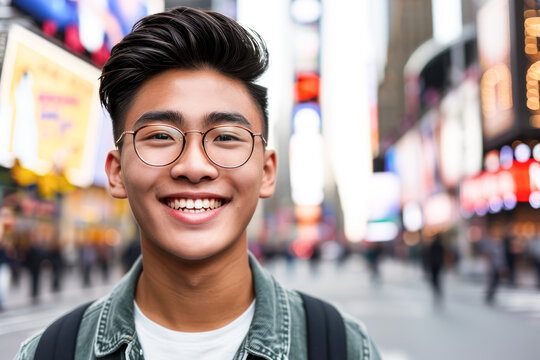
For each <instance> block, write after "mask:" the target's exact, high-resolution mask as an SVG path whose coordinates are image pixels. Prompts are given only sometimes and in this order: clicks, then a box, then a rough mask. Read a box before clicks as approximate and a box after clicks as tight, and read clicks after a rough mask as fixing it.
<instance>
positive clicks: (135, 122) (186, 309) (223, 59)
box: [18, 7, 379, 360]
mask: <svg viewBox="0 0 540 360" xmlns="http://www.w3.org/2000/svg"><path fill="white" fill-rule="evenodd" d="M267 64H268V54H267V51H266V48H265V46H264V43H263V42H262V40H261V39H260V38H259V37H258V36H257V35H254V34H253V33H251V32H249V31H246V30H245V29H244V28H243V27H241V26H240V25H238V24H237V23H236V22H234V21H233V20H231V19H229V18H227V17H225V16H223V15H221V14H218V13H215V12H210V11H201V10H194V9H189V8H184V7H181V8H176V9H172V10H169V11H167V12H164V13H160V14H156V15H151V16H148V17H146V18H144V19H143V20H141V21H140V22H139V23H138V24H137V25H136V26H135V27H134V29H133V31H132V32H131V33H130V34H129V35H127V36H126V37H125V38H124V39H123V40H122V41H121V42H120V43H119V44H118V45H116V46H115V47H114V48H113V50H112V53H111V57H110V59H109V60H108V62H107V63H106V64H105V66H104V68H103V73H102V76H101V88H100V96H101V100H102V102H103V104H104V105H105V106H106V108H107V110H108V111H109V113H110V115H111V118H112V120H113V129H114V136H115V139H116V144H117V150H113V151H111V152H110V153H109V155H108V157H107V162H106V171H107V174H108V177H109V187H110V192H111V194H112V196H114V197H116V198H127V199H128V200H129V203H130V206H131V209H132V212H133V214H134V217H135V219H136V221H137V223H138V226H139V230H140V241H141V248H142V259H141V260H139V261H138V262H137V263H136V264H135V265H134V266H133V268H132V269H131V270H130V272H129V273H128V274H127V276H126V277H125V278H124V279H123V280H122V281H121V282H120V283H119V284H118V285H117V286H116V288H115V289H114V290H113V291H112V292H111V294H110V295H108V296H106V297H105V298H103V299H100V300H98V301H96V302H95V303H93V304H92V305H91V306H90V307H89V308H88V309H87V310H86V311H85V314H84V316H83V318H82V322H81V324H80V327H79V333H78V339H77V346H76V359H96V358H102V357H105V358H109V357H115V356H118V354H125V358H126V359H142V358H146V359H159V360H163V359H213V360H214V359H231V360H232V359H267V360H272V359H276V360H277V359H307V345H306V319H305V314H304V310H303V307H302V300H301V298H300V296H299V295H298V293H296V292H294V291H290V290H286V289H284V288H283V287H282V286H281V285H280V284H278V283H277V282H276V281H275V280H274V279H273V278H272V277H271V276H270V275H269V274H268V273H266V272H265V271H264V270H263V269H262V268H261V267H260V265H259V264H258V263H257V262H256V260H255V259H254V257H253V256H251V255H249V254H248V251H247V239H246V227H247V225H248V223H249V221H250V219H251V217H252V216H253V213H254V211H255V207H256V206H257V202H258V199H259V198H267V197H269V196H271V195H272V194H273V192H274V185H275V177H276V155H275V152H274V151H272V150H267V149H266V139H267V137H268V121H267V110H266V107H267V98H266V89H264V88H262V87H261V86H259V85H256V84H255V83H254V81H255V80H256V79H257V78H258V77H259V76H260V75H261V74H262V73H263V72H264V71H265V70H266V67H267ZM345 325H346V338H347V350H348V358H349V359H378V358H379V355H378V352H377V350H376V348H375V347H374V345H373V344H372V342H371V340H370V339H369V338H368V337H367V335H366V333H365V332H364V330H363V327H362V326H361V325H360V324H358V323H356V322H354V321H353V320H350V319H348V318H346V319H345ZM38 341H39V335H38V336H36V337H34V338H32V339H30V340H29V341H27V342H26V343H25V344H23V346H22V348H21V350H20V352H19V355H18V357H19V358H20V359H32V358H33V354H34V352H35V349H36V346H37V343H38Z"/></svg>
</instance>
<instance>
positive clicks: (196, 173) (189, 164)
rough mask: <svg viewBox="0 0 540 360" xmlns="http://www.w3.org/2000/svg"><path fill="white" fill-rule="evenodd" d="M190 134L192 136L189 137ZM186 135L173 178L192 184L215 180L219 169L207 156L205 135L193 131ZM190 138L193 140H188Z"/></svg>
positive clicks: (172, 173) (185, 133)
mask: <svg viewBox="0 0 540 360" xmlns="http://www.w3.org/2000/svg"><path fill="white" fill-rule="evenodd" d="M190 134H191V136H188V135H190ZM197 134H198V135H200V136H197ZM184 135H185V137H186V138H185V145H184V150H183V151H182V154H181V155H180V157H179V158H178V159H177V160H176V161H175V162H174V163H173V166H172V167H171V176H172V177H173V178H175V179H179V178H184V179H187V180H189V181H190V182H192V183H199V182H201V181H203V180H212V179H215V178H216V177H217V175H218V169H217V166H216V165H214V164H213V163H212V162H211V161H210V159H208V157H207V156H206V153H205V151H204V148H203V144H202V136H203V133H202V132H201V131H197V130H192V131H186V132H184ZM190 137H191V139H189V140H188V138H190Z"/></svg>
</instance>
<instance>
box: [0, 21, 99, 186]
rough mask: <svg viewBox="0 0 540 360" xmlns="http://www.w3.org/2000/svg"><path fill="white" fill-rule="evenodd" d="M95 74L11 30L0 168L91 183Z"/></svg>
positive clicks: (0, 104)
mask: <svg viewBox="0 0 540 360" xmlns="http://www.w3.org/2000/svg"><path fill="white" fill-rule="evenodd" d="M99 75H100V73H99V70H98V69H97V68H96V67H94V66H93V65H91V64H89V63H86V62H85V61H83V60H82V59H79V58H78V57H76V56H74V55H73V54H71V53H69V52H68V51H66V50H64V49H62V48H61V47H59V46H57V45H54V44H53V43H52V42H50V41H48V40H46V39H44V38H42V37H40V36H38V35H36V34H34V33H32V32H31V31H29V30H27V29H25V28H23V27H20V26H16V25H15V26H13V27H12V28H11V30H10V32H9V38H8V43H7V47H6V53H5V58H4V64H3V68H2V76H1V78H0V132H2V133H3V135H0V137H1V138H0V164H2V165H3V166H7V167H11V166H13V163H14V160H15V159H18V160H19V161H20V163H21V165H22V166H23V167H24V168H26V169H29V170H32V171H34V172H36V173H37V174H40V175H44V174H65V175H66V177H67V178H68V180H69V181H70V182H71V183H73V184H75V185H78V186H87V185H90V184H91V183H92V180H93V176H94V167H95V158H96V154H97V149H96V147H97V144H98V140H99V135H98V134H99V129H100V116H99V114H100V107H99V102H98V97H97V89H98V77H99Z"/></svg>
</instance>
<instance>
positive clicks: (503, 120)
mask: <svg viewBox="0 0 540 360" xmlns="http://www.w3.org/2000/svg"><path fill="white" fill-rule="evenodd" d="M477 27H478V56H479V62H480V69H481V71H482V78H481V81H480V91H481V106H482V120H483V131H484V136H485V138H486V139H493V138H495V137H497V136H499V135H501V134H503V133H504V132H506V131H508V130H509V129H510V128H511V127H512V126H513V125H514V123H515V113H514V106H513V101H512V73H511V64H510V53H511V49H510V44H511V42H510V8H509V2H508V0H490V1H488V2H487V3H486V4H485V5H484V6H482V8H481V9H480V10H479V11H478V15H477Z"/></svg>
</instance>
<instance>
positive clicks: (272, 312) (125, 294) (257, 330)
mask: <svg viewBox="0 0 540 360" xmlns="http://www.w3.org/2000/svg"><path fill="white" fill-rule="evenodd" d="M249 262H250V266H251V270H252V272H253V281H254V286H255V296H256V299H257V301H256V302H255V315H254V317H253V321H252V322H251V325H250V328H249V331H248V334H247V336H246V337H245V339H244V340H243V342H242V345H241V346H240V348H239V349H238V351H237V353H236V355H235V357H234V360H249V359H253V360H255V359H256V360H260V359H261V360H287V359H290V360H307V346H306V326H305V316H304V310H303V306H302V300H301V298H300V296H299V295H298V293H297V292H295V291H292V290H287V289H285V288H283V287H282V286H281V285H280V284H279V283H278V282H277V281H276V280H275V279H274V278H273V277H272V276H271V275H270V274H269V273H268V272H266V271H265V270H264V269H263V268H262V267H261V266H260V265H259V263H258V262H257V260H255V258H254V257H253V256H252V255H251V254H250V259H249ZM141 271H142V261H141V259H140V258H139V260H138V261H137V262H136V263H135V265H134V266H133V268H132V269H131V270H130V271H129V273H128V274H126V276H125V277H124V278H123V279H122V280H121V281H120V282H119V283H118V285H116V287H115V288H114V289H113V290H112V291H111V293H110V294H109V295H107V296H105V297H103V298H101V299H99V300H97V301H95V302H94V303H93V304H92V305H90V307H89V308H88V309H87V310H86V312H85V314H84V316H83V319H82V321H81V325H80V328H79V334H78V339H77V347H76V353H75V360H89V359H107V358H108V357H109V356H111V355H112V354H115V353H116V352H118V351H119V352H121V353H122V354H123V355H124V356H123V357H122V358H125V359H129V360H132V359H133V360H134V359H144V353H143V350H142V348H141V345H140V343H139V341H138V339H137V333H136V331H135V322H134V313H133V311H134V309H133V296H134V294H135V286H136V284H137V280H138V278H139V275H140V274H141ZM342 316H343V317H344V320H345V327H346V333H347V352H348V359H355V360H360V359H362V360H379V359H380V355H379V353H378V350H377V348H376V347H375V345H374V343H373V342H372V340H371V339H370V338H369V337H368V335H367V333H366V330H365V328H364V326H363V325H362V324H360V323H359V322H357V321H355V320H353V319H352V318H350V317H348V316H346V315H344V314H342ZM40 336H41V333H38V334H36V335H35V336H33V337H31V338H30V339H28V340H26V341H25V342H24V343H23V344H22V346H21V348H20V350H19V352H18V354H17V355H16V357H15V359H17V360H19V359H20V360H31V359H33V357H34V352H35V349H36V347H37V344H38V342H39V339H40ZM336 360H340V359H336Z"/></svg>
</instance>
